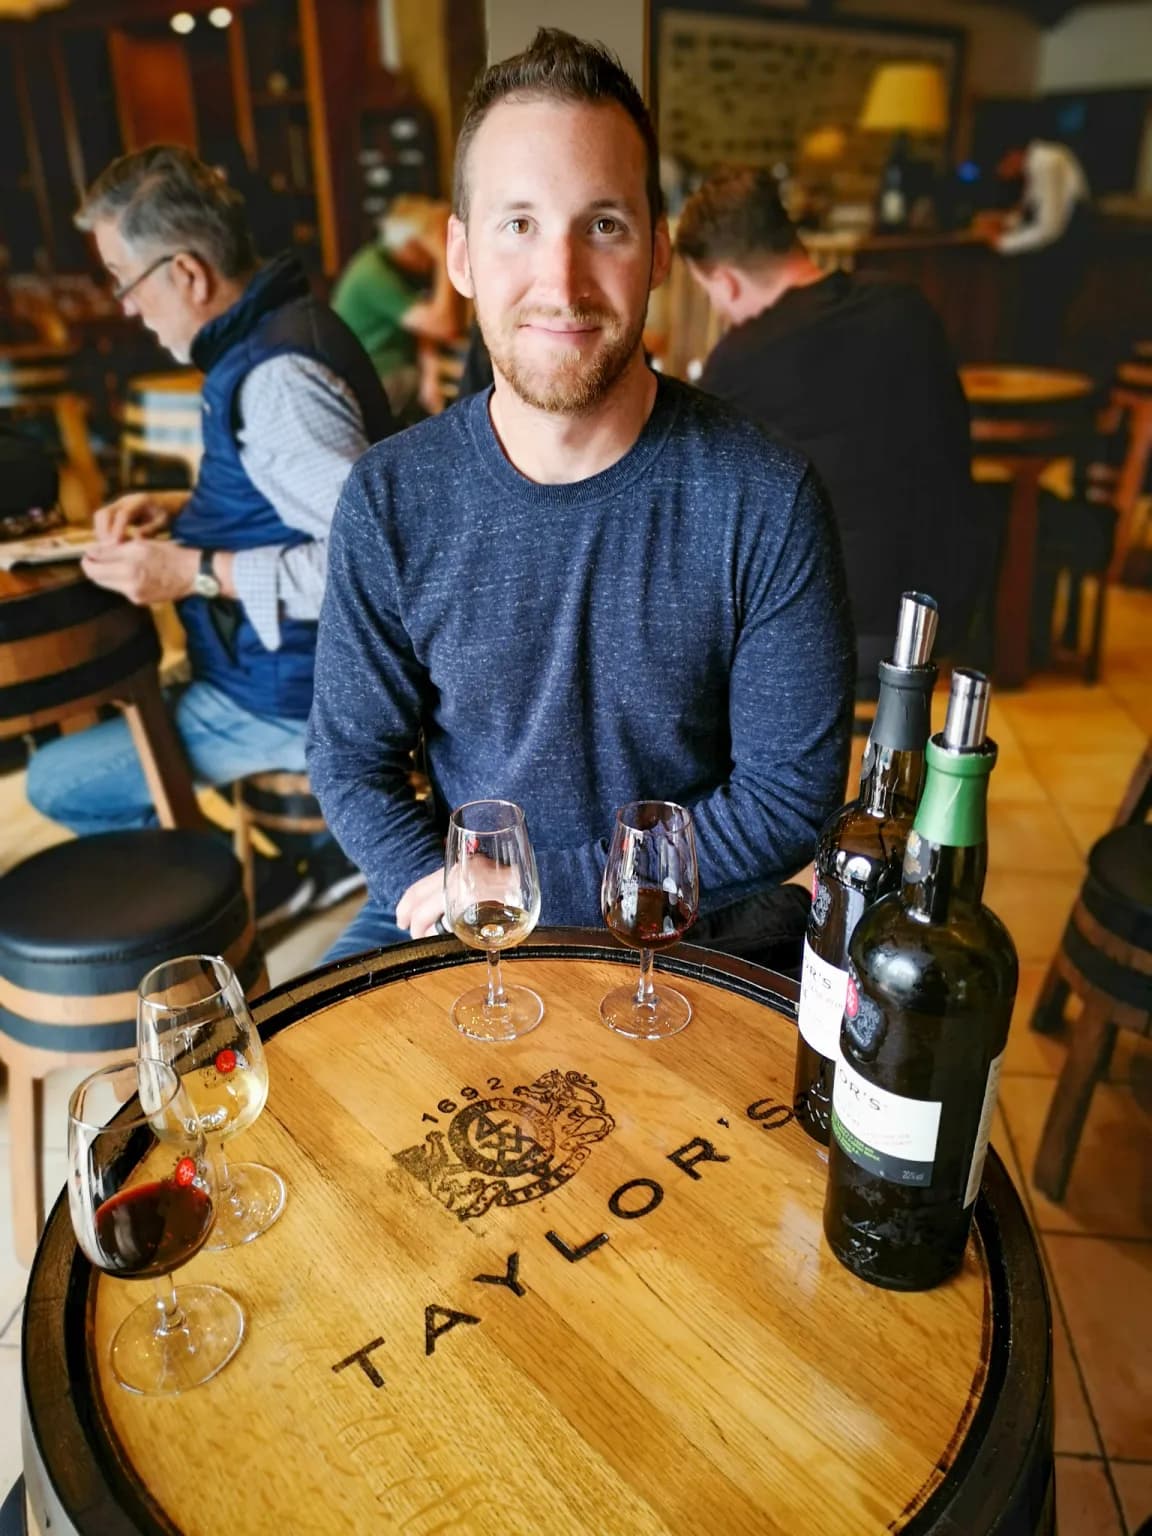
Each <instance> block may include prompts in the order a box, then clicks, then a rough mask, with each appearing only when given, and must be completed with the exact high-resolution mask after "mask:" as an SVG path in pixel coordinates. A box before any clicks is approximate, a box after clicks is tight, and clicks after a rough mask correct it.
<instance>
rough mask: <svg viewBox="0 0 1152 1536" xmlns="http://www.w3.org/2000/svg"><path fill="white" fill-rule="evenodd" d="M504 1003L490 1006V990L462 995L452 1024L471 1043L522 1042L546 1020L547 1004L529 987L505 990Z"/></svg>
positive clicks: (473, 991) (453, 1010)
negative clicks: (521, 1039) (473, 1041)
mask: <svg viewBox="0 0 1152 1536" xmlns="http://www.w3.org/2000/svg"><path fill="white" fill-rule="evenodd" d="M504 997H505V999H506V1000H505V1002H503V1003H501V1004H500V1005H499V1006H498V1007H495V1008H490V1007H489V1006H488V989H487V987H473V988H472V990H471V991H470V992H462V993H461V994H460V996H459V997H458V998H457V999H456V1002H455V1004H454V1005H453V1008H452V1022H453V1024H455V1026H456V1028H457V1029H458V1030H459V1031H460V1033H461V1034H462V1035H467V1036H468V1038H469V1040H519V1038H520V1036H521V1035H526V1034H528V1033H529V1031H530V1030H533V1029H535V1028H536V1026H537V1024H539V1022H540V1020H541V1019H542V1018H543V1017H544V1004H543V1003H542V1002H541V1001H540V999H539V998H538V997H537V996H536V994H535V992H533V991H532V989H531V988H530V987H505V988H504Z"/></svg>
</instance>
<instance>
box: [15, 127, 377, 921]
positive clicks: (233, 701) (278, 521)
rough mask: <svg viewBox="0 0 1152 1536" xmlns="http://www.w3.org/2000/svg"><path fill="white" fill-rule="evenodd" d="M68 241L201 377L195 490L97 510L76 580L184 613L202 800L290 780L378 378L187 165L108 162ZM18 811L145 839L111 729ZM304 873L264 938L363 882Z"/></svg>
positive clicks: (182, 710)
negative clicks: (348, 494)
mask: <svg viewBox="0 0 1152 1536" xmlns="http://www.w3.org/2000/svg"><path fill="white" fill-rule="evenodd" d="M76 222H77V224H78V225H79V227H80V228H81V229H85V230H90V231H91V232H92V235H93V237H94V238H95V241H96V245H97V248H98V249H99V252H100V256H101V259H102V260H103V262H104V265H105V266H106V267H107V269H108V272H109V273H110V275H111V276H112V278H113V280H114V281H115V283H116V290H115V291H116V295H117V297H118V298H119V300H120V301H121V303H122V304H123V306H124V309H125V312H126V313H127V314H131V315H138V316H139V317H140V319H141V320H142V321H143V322H144V324H145V325H146V326H147V327H148V329H149V330H150V331H153V332H154V333H155V335H156V337H157V339H158V340H159V341H160V343H161V345H162V346H164V347H165V348H167V350H168V351H169V352H171V354H172V356H173V357H175V358H176V359H177V361H179V362H182V363H186V362H189V361H191V362H192V363H194V364H195V365H196V366H197V367H198V368H199V369H201V370H202V372H203V373H204V383H203V418H202V423H203V438H204V457H203V459H202V461H201V465H200V471H199V475H198V477H197V481H196V485H195V486H194V488H193V489H192V490H191V491H190V492H187V491H168V492H154V491H142V492H139V493H136V494H132V495H127V496H122V497H121V498H120V499H119V500H117V501H114V502H112V503H111V504H110V505H109V506H106V507H102V508H100V509H99V510H98V511H97V513H96V515H95V525H96V534H97V539H98V543H97V544H96V546H95V548H94V549H92V550H91V551H90V552H89V554H88V555H87V556H86V557H85V559H84V571H85V574H86V575H87V576H88V577H89V579H90V580H92V581H94V582H96V583H97V584H98V585H99V586H103V587H107V588H110V589H111V590H113V591H116V592H122V593H123V594H124V595H125V596H126V597H127V598H128V599H129V600H130V601H132V602H134V603H164V602H175V603H176V604H177V606H178V611H179V614H180V618H181V621H182V623H183V625H184V629H185V631H186V634H187V641H188V657H189V662H190V666H191V673H192V682H191V684H190V686H189V687H187V688H186V689H185V690H184V691H183V692H182V693H181V694H180V695H179V697H178V698H176V699H175V700H174V701H173V711H174V716H175V721H176V726H177V728H178V730H179V732H180V735H181V738H182V740H183V743H184V747H185V750H186V752H187V755H188V760H189V763H190V765H191V767H192V771H193V774H194V775H195V777H196V779H197V780H198V781H199V782H201V783H205V784H224V783H229V782H231V781H232V780H234V779H237V778H241V777H243V776H245V775H247V774H250V773H257V772H264V771H270V770H274V769H281V770H286V771H291V772H301V771H302V770H303V768H304V733H305V725H306V722H307V719H308V711H309V709H310V708H311V704H312V680H313V668H314V665H315V653H316V631H317V619H318V617H319V612H320V603H321V599H322V596H323V591H324V581H325V574H326V566H327V546H328V533H329V527H330V524H331V520H332V514H333V511H334V509H335V506H336V501H337V498H338V496H339V493H340V490H341V487H342V485H343V483H344V479H345V477H346V475H347V473H348V470H349V468H350V467H351V465H352V464H353V463H354V462H355V461H356V459H358V458H359V457H360V455H361V454H362V453H363V452H364V450H365V449H366V448H367V447H368V445H369V444H370V443H373V442H376V441H377V440H378V439H379V438H381V437H384V436H385V435H386V434H387V433H388V432H389V431H390V430H391V426H392V422H391V415H390V412H389V408H388V402H387V399H386V397H385V395H384V392H383V390H382V388H381V386H380V382H379V380H378V379H377V377H376V372H375V370H374V369H373V367H372V364H371V362H370V361H369V359H368V356H367V354H366V353H365V352H364V350H363V348H362V347H361V346H360V344H359V342H358V341H357V340H356V339H355V337H354V336H353V335H352V333H351V332H350V331H349V330H348V328H347V326H345V325H344V323H343V321H341V320H340V319H339V318H338V317H337V316H336V315H335V314H334V313H333V312H332V311H331V310H330V309H329V308H328V307H327V306H326V305H323V304H320V303H318V302H317V301H316V300H315V299H313V298H312V296H311V294H310V292H309V287H308V279H307V277H306V275H305V273H304V270H303V268H302V267H301V266H300V264H299V262H298V261H297V260H296V258H295V257H294V256H292V255H291V254H288V253H285V254H283V255H280V256H277V257H275V258H274V259H273V260H271V261H269V262H267V263H265V264H263V265H261V264H260V262H259V260H258V257H257V254H256V251H255V248H254V246H253V242H252V237H251V234H250V233H249V230H248V226H247V222H246V220H245V216H244V203H243V199H242V198H241V197H240V196H239V195H238V194H237V193H236V192H234V191H233V190H232V189H231V188H230V187H229V186H228V184H227V183H226V182H225V181H224V180H223V179H222V178H221V177H220V176H218V175H217V174H216V173H215V172H213V171H212V170H210V169H209V168H208V167H207V166H205V165H203V164H201V162H200V161H198V160H197V159H196V158H195V156H193V155H192V154H190V153H189V152H188V151H187V150H185V149H181V148H179V147H175V146H169V145H157V146H153V147H152V148H150V149H146V150H141V151H140V152H138V153H136V154H132V155H126V156H124V157H123V158H122V159H120V160H117V161H115V162H113V164H112V165H110V166H109V167H108V169H107V170H106V171H105V172H104V173H103V175H102V176H100V178H99V179H98V180H97V181H96V183H95V184H94V185H93V186H92V187H91V189H90V190H89V192H88V195H87V197H86V198H85V200H84V203H83V206H82V207H81V209H80V211H79V213H78V214H77V216H76ZM164 533H170V534H171V538H170V539H158V538H157V537H156V536H157V535H160V534H164ZM28 794H29V798H30V799H31V800H32V803H33V804H34V805H35V806H36V807H37V809H38V810H40V811H41V812H42V813H43V814H44V815H45V816H48V817H51V818H52V819H53V820H54V821H59V822H61V823H63V824H64V825H65V826H67V827H69V828H71V830H72V831H74V832H77V833H81V834H83V833H88V832H101V831H109V830H113V829H119V828H125V827H140V826H147V825H149V824H150V823H151V822H152V821H153V819H154V814H153V810H152V803H151V799H150V797H149V794H148V788H147V785H146V783H145V780H144V776H143V774H142V772H141V770H140V766H139V763H138V761H137V759H136V755H135V752H134V751H133V748H132V744H131V741H130V738H129V734H128V729H127V726H126V725H125V724H124V723H123V722H122V721H120V720H113V721H108V722H105V723H104V724H101V725H99V726H96V727H94V728H93V729H92V730H89V731H85V732H83V733H82V734H81V735H79V736H70V737H65V738H62V739H61V740H60V741H57V742H53V743H52V744H51V745H49V746H47V747H43V748H41V750H40V751H39V752H37V753H36V754H35V756H34V757H33V759H32V762H31V764H30V767H29V773H28ZM276 862H277V866H278V872H279V869H281V868H285V867H286V866H287V864H288V861H284V860H278V861H276ZM311 864H312V867H311V871H310V874H309V875H308V876H307V878H306V879H305V878H301V879H300V880H298V881H295V882H294V883H293V884H291V885H289V886H286V888H285V889H284V890H282V891H278V894H277V897H276V898H272V899H266V900H265V901H264V903H263V907H264V911H263V913H262V915H263V917H264V918H265V920H270V919H271V918H272V917H273V916H276V915H284V909H285V907H288V908H290V909H292V910H295V909H298V908H299V907H300V906H302V905H303V904H305V902H306V901H307V900H309V899H310V898H311V899H313V900H315V898H316V895H317V892H316V887H317V886H320V887H322V893H323V896H325V897H326V898H327V899H328V900H335V899H336V898H337V896H338V895H340V894H343V892H344V890H347V889H350V888H351V887H352V884H353V883H354V882H355V880H356V875H355V871H354V869H353V868H352V867H351V866H350V865H349V864H348V862H347V860H346V859H345V858H344V857H343V855H341V854H339V851H338V850H337V849H335V846H334V845H332V844H330V845H329V848H328V850H316V851H314V857H313V859H312V861H311ZM286 872H291V871H290V870H286ZM277 907H279V908H280V910H279V911H276V910H274V909H275V908H277Z"/></svg>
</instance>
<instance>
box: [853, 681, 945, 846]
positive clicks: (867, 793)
mask: <svg viewBox="0 0 1152 1536" xmlns="http://www.w3.org/2000/svg"><path fill="white" fill-rule="evenodd" d="M935 681H936V668H935V667H894V666H892V664H891V663H890V662H882V663H881V665H880V697H879V700H878V701H877V704H876V719H875V720H874V721H873V724H872V730H871V732H870V734H869V737H868V747H867V750H866V751H865V753H864V762H863V765H862V767H861V771H860V797H859V798H860V804H861V805H863V806H864V807H865V808H866V809H867V810H868V812H869V814H870V815H873V816H878V817H885V818H887V817H892V818H905V819H908V820H910V819H911V817H912V815H913V813H914V811H915V809H916V805H917V802H918V801H919V799H920V791H921V789H922V788H923V785H924V748H925V745H926V743H927V741H928V731H929V728H930V721H931V701H932V687H933V684H934V683H935Z"/></svg>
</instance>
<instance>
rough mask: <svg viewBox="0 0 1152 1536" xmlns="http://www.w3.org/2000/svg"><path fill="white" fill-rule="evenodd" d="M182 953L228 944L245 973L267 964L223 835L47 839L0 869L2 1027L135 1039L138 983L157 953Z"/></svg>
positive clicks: (102, 1046) (22, 1032) (102, 1041)
mask: <svg viewBox="0 0 1152 1536" xmlns="http://www.w3.org/2000/svg"><path fill="white" fill-rule="evenodd" d="M184 954H213V955H226V957H227V958H229V959H230V960H231V962H232V964H233V965H234V967H235V969H236V970H237V973H238V974H239V975H240V979H241V983H242V984H248V983H250V982H252V981H254V980H255V979H256V976H258V975H259V973H260V969H261V965H262V961H261V957H260V953H259V949H258V948H257V946H256V945H255V944H254V943H253V939H252V928H251V921H250V918H249V913H248V906H247V903H246V902H245V899H244V890H243V885H242V881H241V870H240V866H239V864H238V863H237V861H236V859H235V858H234V857H233V855H232V853H231V852H230V851H229V849H228V848H227V846H226V845H225V844H224V843H222V842H218V841H216V839H214V838H213V837H212V836H210V835H209V834H207V833H203V832H183V831H161V830H155V831H135V832H105V833H101V834H99V835H97V836H93V837H82V838H77V839H76V840H75V841H72V842H67V843H61V844H59V845H58V846H57V847H55V848H49V849H46V850H45V851H44V852H43V853H38V854H35V855H34V856H33V857H32V858H30V859H26V860H25V861H24V862H23V863H22V864H19V865H17V866H16V868H15V869H13V870H11V871H9V873H8V874H6V875H4V876H3V878H0V1032H2V1033H3V1034H6V1035H9V1036H10V1037H12V1038H13V1039H16V1040H20V1041H22V1042H24V1043H26V1044H28V1045H35V1046H38V1047H40V1048H44V1049H48V1050H53V1049H56V1050H64V1051H76V1050H84V1051H92V1050H111V1049H122V1048H127V1047H131V1046H132V1045H133V1044H134V1043H135V1008H134V1006H131V1007H130V1006H128V1003H129V1002H130V1001H131V994H134V993H135V990H136V988H137V986H138V985H139V982H140V979H141V977H142V976H143V975H144V974H145V973H146V972H147V971H149V970H150V969H151V968H152V967H153V966H154V965H157V964H159V963H160V962H161V961H162V960H168V959H172V958H174V957H175V956H176V955H184ZM245 973H246V974H245ZM25 994H34V995H35V997H36V999H37V1000H38V1001H37V1002H36V1004H35V1005H34V1006H31V1007H30V1006H28V998H27V997H26V996H25ZM54 1002H55V1003H57V1004H58V1006H57V1007H56V1008H55V1009H54V1007H53V1003H54ZM82 1002H83V1003H84V1004H85V1006H81V1003H82Z"/></svg>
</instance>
